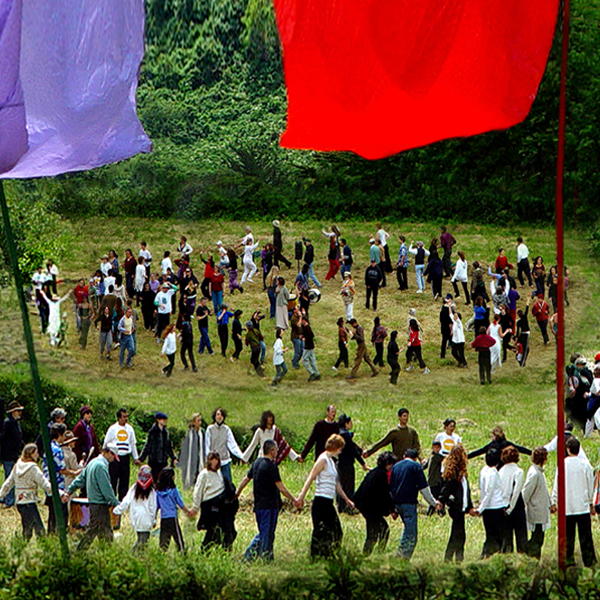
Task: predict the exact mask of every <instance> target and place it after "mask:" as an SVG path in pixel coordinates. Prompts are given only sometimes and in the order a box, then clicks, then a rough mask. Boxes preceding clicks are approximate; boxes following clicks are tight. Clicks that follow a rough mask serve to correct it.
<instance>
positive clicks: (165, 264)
mask: <svg viewBox="0 0 600 600" xmlns="http://www.w3.org/2000/svg"><path fill="white" fill-rule="evenodd" d="M160 268H161V269H162V274H163V275H166V274H167V269H171V271H172V270H173V263H172V262H171V257H170V256H166V257H165V258H163V259H162V261H161V263H160Z"/></svg>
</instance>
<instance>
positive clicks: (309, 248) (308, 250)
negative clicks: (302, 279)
mask: <svg viewBox="0 0 600 600" xmlns="http://www.w3.org/2000/svg"><path fill="white" fill-rule="evenodd" d="M302 241H303V242H304V248H305V250H304V263H305V264H307V265H308V276H309V277H310V278H311V279H312V280H313V281H314V282H315V285H316V286H317V287H318V288H320V287H321V284H320V283H319V280H318V279H317V277H316V275H315V272H314V270H313V263H314V262H315V249H314V246H313V245H312V244H311V241H310V239H308V238H302Z"/></svg>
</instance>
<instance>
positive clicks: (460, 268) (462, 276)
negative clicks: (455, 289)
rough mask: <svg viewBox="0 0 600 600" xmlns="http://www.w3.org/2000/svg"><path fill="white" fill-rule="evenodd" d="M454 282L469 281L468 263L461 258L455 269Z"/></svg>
mask: <svg viewBox="0 0 600 600" xmlns="http://www.w3.org/2000/svg"><path fill="white" fill-rule="evenodd" d="M450 281H452V282H454V281H469V276H468V273H467V261H466V260H462V259H461V258H459V259H458V260H457V261H456V267H455V268H454V275H452V279H451V280H450Z"/></svg>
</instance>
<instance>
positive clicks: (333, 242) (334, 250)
mask: <svg viewBox="0 0 600 600" xmlns="http://www.w3.org/2000/svg"><path fill="white" fill-rule="evenodd" d="M323 235H324V236H326V237H327V238H329V250H328V252H327V260H328V261H329V271H327V275H326V277H325V279H326V280H327V281H329V280H330V279H335V276H336V274H337V272H338V271H339V270H340V261H339V244H338V239H339V230H338V228H337V227H336V226H335V225H333V226H332V227H331V231H325V230H324V229H323Z"/></svg>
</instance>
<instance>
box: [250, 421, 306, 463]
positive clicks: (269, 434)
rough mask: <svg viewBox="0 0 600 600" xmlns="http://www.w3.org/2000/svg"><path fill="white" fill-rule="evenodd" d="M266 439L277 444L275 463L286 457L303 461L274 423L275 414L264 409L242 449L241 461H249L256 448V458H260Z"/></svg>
mask: <svg viewBox="0 0 600 600" xmlns="http://www.w3.org/2000/svg"><path fill="white" fill-rule="evenodd" d="M267 440H273V441H274V442H275V443H276V444H277V457H276V458H275V464H276V465H279V464H281V463H282V462H283V461H284V460H285V459H286V458H287V457H289V459H290V460H292V461H298V462H304V459H303V458H301V457H300V455H299V454H298V453H297V452H296V451H295V450H294V449H293V448H292V447H291V446H290V445H289V444H288V443H287V441H286V439H285V438H284V437H283V434H282V433H281V430H280V429H279V427H277V425H275V415H274V414H273V412H272V411H270V410H265V411H264V412H263V413H262V415H261V416H260V423H259V425H258V427H257V428H256V431H255V432H254V437H253V438H252V441H251V442H250V445H249V446H248V447H247V448H246V450H245V451H244V454H243V461H244V462H247V463H249V462H250V460H251V459H252V455H253V454H254V451H255V450H256V448H258V458H262V457H263V456H264V454H263V446H264V443H265V442H266V441H267Z"/></svg>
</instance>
